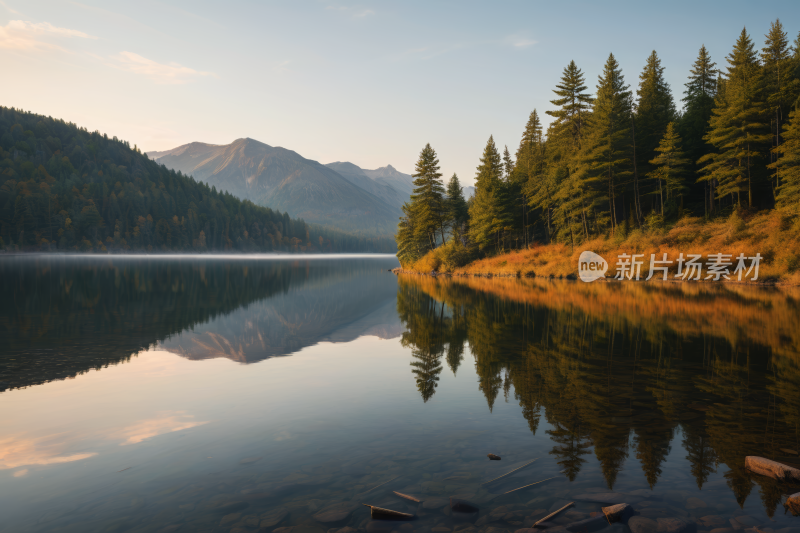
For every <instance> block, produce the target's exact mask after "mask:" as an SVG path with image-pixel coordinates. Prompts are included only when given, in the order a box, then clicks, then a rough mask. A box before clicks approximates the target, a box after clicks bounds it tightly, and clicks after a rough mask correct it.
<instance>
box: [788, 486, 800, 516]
mask: <svg viewBox="0 0 800 533" xmlns="http://www.w3.org/2000/svg"><path fill="white" fill-rule="evenodd" d="M785 506H786V508H787V509H788V510H789V511H791V513H792V514H793V515H794V516H800V492H798V493H797V494H792V495H791V496H789V497H788V498H787V499H786V504H785Z"/></svg>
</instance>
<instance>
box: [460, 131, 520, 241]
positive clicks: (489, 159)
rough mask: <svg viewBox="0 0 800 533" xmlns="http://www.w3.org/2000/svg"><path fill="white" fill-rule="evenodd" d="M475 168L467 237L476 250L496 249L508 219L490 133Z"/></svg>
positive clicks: (497, 156)
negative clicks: (479, 161) (473, 194)
mask: <svg viewBox="0 0 800 533" xmlns="http://www.w3.org/2000/svg"><path fill="white" fill-rule="evenodd" d="M477 170H478V172H477V175H476V176H475V197H474V198H473V199H472V205H471V206H470V208H469V217H470V227H469V236H470V240H471V241H472V242H473V243H475V244H476V245H477V246H478V248H479V249H480V250H487V249H489V248H491V247H494V248H495V249H496V250H497V251H499V250H500V247H501V238H502V234H503V232H504V231H505V230H506V228H507V227H508V225H509V222H510V214H509V213H508V201H507V195H506V183H505V181H504V180H503V163H502V160H501V158H500V154H499V153H498V152H497V147H496V146H495V144H494V137H492V136H490V137H489V140H488V141H487V143H486V148H484V150H483V157H481V164H480V165H479V166H478V169H477Z"/></svg>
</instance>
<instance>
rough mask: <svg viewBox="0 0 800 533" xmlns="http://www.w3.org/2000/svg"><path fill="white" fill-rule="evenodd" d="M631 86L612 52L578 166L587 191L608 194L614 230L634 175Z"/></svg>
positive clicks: (598, 88)
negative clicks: (620, 203) (627, 183)
mask: <svg viewBox="0 0 800 533" xmlns="http://www.w3.org/2000/svg"><path fill="white" fill-rule="evenodd" d="M629 89H630V87H629V86H628V85H625V78H624V77H623V75H622V70H621V69H620V67H619V63H618V62H617V60H616V58H615V57H614V54H610V55H609V56H608V60H607V61H606V64H605V67H604V69H603V74H602V75H601V76H600V77H599V79H598V83H597V99H596V100H595V102H594V110H593V113H592V120H591V127H590V133H589V135H588V136H587V138H586V141H585V146H584V150H583V153H582V156H581V165H580V167H579V168H578V172H579V176H580V179H581V180H582V181H583V183H584V184H585V186H586V188H587V190H588V189H593V190H594V192H596V193H601V192H602V193H603V194H605V196H606V201H607V206H608V213H609V219H610V226H611V231H612V233H613V232H614V231H615V229H616V225H617V222H618V221H619V220H621V219H623V218H624V217H623V216H622V213H618V212H617V201H616V199H617V195H618V194H619V193H620V191H621V189H622V185H623V183H624V182H625V181H626V180H627V179H628V178H629V177H630V176H631V174H632V172H631V163H632V153H631V148H632V146H631V120H630V119H631V111H632V109H631V107H632V106H631V100H632V98H631V92H630V90H629ZM592 201H594V199H592Z"/></svg>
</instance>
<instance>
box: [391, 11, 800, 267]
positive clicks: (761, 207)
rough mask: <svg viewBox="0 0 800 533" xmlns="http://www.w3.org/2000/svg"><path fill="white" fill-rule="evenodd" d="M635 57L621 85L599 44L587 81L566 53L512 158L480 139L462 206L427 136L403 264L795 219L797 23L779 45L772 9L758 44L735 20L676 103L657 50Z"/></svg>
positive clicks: (799, 132)
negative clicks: (428, 257) (600, 58)
mask: <svg viewBox="0 0 800 533" xmlns="http://www.w3.org/2000/svg"><path fill="white" fill-rule="evenodd" d="M734 35H735V34H732V37H734ZM732 40H733V39H732ZM642 59H643V63H644V65H645V66H644V69H643V70H642V72H641V74H640V75H639V79H638V86H637V87H636V88H635V89H632V88H631V85H630V84H629V83H628V82H627V81H626V79H625V76H624V74H623V72H622V70H621V68H620V65H619V63H618V62H617V60H616V59H615V57H614V55H613V54H610V55H609V56H608V59H607V61H606V63H605V66H604V68H603V71H602V74H601V75H600V76H599V78H598V80H597V85H596V87H595V90H594V91H593V92H592V91H590V89H589V88H588V83H587V81H586V79H585V77H584V74H583V72H582V71H581V69H580V68H579V67H578V65H576V64H575V62H574V61H572V62H570V63H569V64H568V65H567V67H566V68H565V69H564V71H563V75H562V77H561V79H560V80H558V81H557V82H556V84H555V88H554V90H553V92H554V93H555V94H554V99H553V100H551V104H552V107H551V108H550V109H547V110H546V111H545V112H546V113H547V114H548V115H550V116H551V117H553V121H552V122H551V124H550V125H549V127H548V128H547V130H546V131H544V130H543V127H542V122H541V119H540V114H539V110H536V109H534V110H533V112H532V113H531V114H530V116H529V118H528V120H527V124H526V125H525V128H524V131H523V134H522V141H521V143H520V145H519V147H518V149H517V150H516V154H515V157H512V155H511V153H510V152H509V150H508V148H507V147H506V148H505V150H503V153H502V155H501V153H500V152H501V150H500V149H499V147H498V146H497V145H496V144H495V141H494V139H493V138H492V137H489V140H488V142H487V144H486V148H485V150H484V152H483V155H482V156H481V158H480V164H479V166H478V168H477V174H476V192H475V196H474V198H472V199H470V201H469V203H468V204H467V203H466V201H465V199H464V197H463V194H462V192H461V187H460V184H459V182H458V179H457V177H456V176H453V178H452V179H451V181H450V186H449V187H448V188H447V191H445V189H444V183H443V182H442V181H441V179H440V178H441V174H440V173H439V162H438V159H437V156H436V152H435V151H434V149H433V148H432V147H431V146H430V145H428V146H426V147H425V148H424V149H423V150H422V153H421V154H420V159H419V162H418V163H417V167H416V172H415V175H414V177H415V179H416V181H415V182H414V185H415V189H414V193H413V195H412V197H411V202H410V203H409V204H407V205H406V206H405V207H404V217H403V218H402V219H401V222H400V226H399V229H398V250H399V251H398V257H399V258H400V260H401V262H402V263H403V264H404V265H411V264H413V263H414V262H415V261H417V260H419V259H420V258H421V257H423V256H424V255H425V254H426V253H429V252H430V251H431V250H433V249H436V250H437V253H439V254H441V256H442V258H443V260H444V261H445V262H449V264H450V266H451V267H452V266H460V265H463V264H464V263H466V262H468V261H470V260H472V259H475V258H479V257H485V256H487V255H494V254H497V253H500V252H503V251H508V250H510V249H527V248H528V247H529V246H530V244H531V243H534V242H535V243H538V244H547V243H564V244H569V245H571V246H572V247H573V248H574V247H575V246H577V245H579V244H581V243H584V242H588V241H591V240H594V239H598V238H604V239H610V240H616V241H618V242H621V241H623V240H624V239H626V238H628V237H630V236H632V235H634V234H636V235H638V236H644V237H647V236H650V235H656V234H662V235H663V234H666V233H667V232H668V231H669V230H670V229H671V228H672V227H675V226H676V225H677V224H679V223H680V224H683V225H684V226H685V225H687V224H688V223H689V222H688V221H691V224H694V225H695V226H696V225H697V224H698V223H699V222H698V221H700V222H702V221H703V220H705V221H712V220H713V219H720V217H732V218H731V220H732V221H733V222H731V223H732V224H733V225H734V226H735V228H734V229H735V230H736V231H737V232H739V233H740V234H742V232H741V227H744V226H743V225H742V224H743V222H742V220H745V221H746V220H749V218H750V217H752V216H754V215H755V214H756V213H758V214H759V216H761V214H763V213H764V212H768V211H769V210H773V209H778V210H779V213H778V214H779V217H780V218H781V220H780V227H781V228H783V229H782V231H783V230H786V229H787V228H791V227H793V224H800V222H798V215H800V113H798V111H797V106H798V96H799V95H800V79H798V75H799V74H800V35H799V36H798V38H797V39H796V40H795V41H794V43H793V44H790V41H789V38H788V36H787V33H786V31H785V30H784V28H783V26H782V24H781V22H780V21H777V20H776V21H775V22H774V23H773V24H772V25H771V28H770V31H769V33H768V34H767V35H766V39H765V42H764V45H763V47H762V48H761V50H758V49H757V48H756V45H755V44H754V42H753V40H752V39H751V37H750V36H749V35H748V33H747V31H746V30H742V31H741V33H740V34H739V36H738V39H736V41H735V44H734V47H733V50H732V51H731V52H730V54H729V55H728V56H727V57H726V58H724V61H725V68H724V69H723V70H718V69H717V67H716V64H715V63H714V61H713V58H712V57H710V55H709V53H708V51H707V50H706V48H705V46H701V47H700V50H699V53H698V57H697V59H696V61H695V62H694V64H693V65H691V66H690V65H687V67H690V68H688V81H687V82H686V84H685V88H684V90H683V95H682V97H680V102H678V101H677V98H679V97H676V96H675V95H674V94H673V91H672V88H671V87H670V86H669V84H668V83H667V82H666V81H665V78H664V67H663V66H662V65H661V60H660V59H659V57H658V54H657V53H656V52H655V51H653V52H652V53H650V54H649V55H647V56H645V55H644V54H643V57H642ZM681 104H682V109H681ZM679 109H680V110H679ZM740 226H741V227H740ZM795 227H796V226H795ZM736 228H738V229H736ZM798 229H800V228H798ZM701 233H702V231H700V232H698V234H697V235H696V237H698V238H699V237H700V236H701V235H700V234H701ZM795 233H796V232H795ZM690 237H692V236H690ZM755 237H757V236H755ZM755 237H753V238H755ZM692 238H694V237H692ZM445 241H449V242H446V243H445ZM726 242H730V241H729V240H728V241H726ZM443 244H444V246H442V245H443Z"/></svg>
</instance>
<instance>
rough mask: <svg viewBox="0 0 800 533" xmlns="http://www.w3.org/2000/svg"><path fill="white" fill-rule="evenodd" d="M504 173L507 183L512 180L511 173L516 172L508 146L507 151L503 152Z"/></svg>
mask: <svg viewBox="0 0 800 533" xmlns="http://www.w3.org/2000/svg"><path fill="white" fill-rule="evenodd" d="M503 172H504V174H505V178H506V181H509V180H510V179H511V173H512V172H514V161H512V160H511V154H510V153H508V145H506V147H505V150H503Z"/></svg>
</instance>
